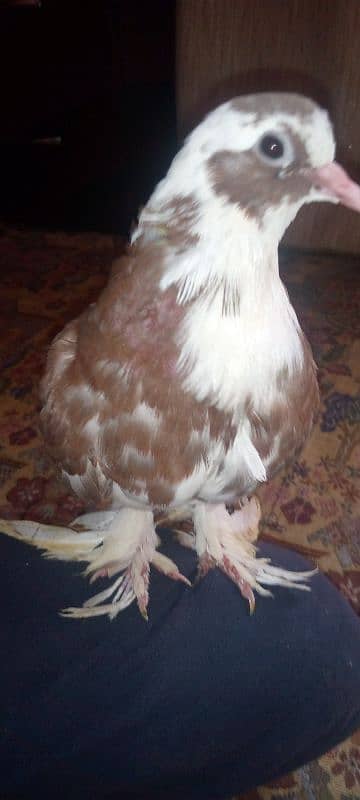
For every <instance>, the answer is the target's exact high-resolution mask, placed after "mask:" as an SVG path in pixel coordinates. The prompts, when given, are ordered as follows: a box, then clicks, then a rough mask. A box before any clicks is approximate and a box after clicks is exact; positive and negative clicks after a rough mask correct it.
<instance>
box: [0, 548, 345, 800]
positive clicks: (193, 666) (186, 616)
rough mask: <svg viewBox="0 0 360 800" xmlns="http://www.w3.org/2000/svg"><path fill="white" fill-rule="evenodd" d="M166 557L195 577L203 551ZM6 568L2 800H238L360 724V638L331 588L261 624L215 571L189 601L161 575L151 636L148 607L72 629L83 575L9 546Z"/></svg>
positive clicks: (275, 602)
mask: <svg viewBox="0 0 360 800" xmlns="http://www.w3.org/2000/svg"><path fill="white" fill-rule="evenodd" d="M261 550H262V552H263V553H265V554H267V555H271V557H272V559H273V562H274V563H277V564H281V565H283V566H286V567H288V568H291V569H303V568H304V560H303V559H302V558H300V557H299V556H297V555H295V554H294V553H291V552H290V551H286V550H284V549H282V548H279V547H275V546H270V545H262V546H261ZM165 552H168V553H169V554H171V555H172V556H173V557H174V558H175V560H176V562H177V563H178V564H179V566H180V568H181V569H182V570H183V572H184V574H186V575H188V576H189V577H190V578H191V579H193V578H194V577H195V574H196V564H195V558H194V555H193V554H192V553H191V552H190V551H187V550H185V549H184V548H181V547H180V546H178V545H175V544H169V545H168V546H167V547H166V548H165ZM0 556H1V560H2V564H3V569H2V581H1V587H2V620H3V622H2V629H3V630H2V636H3V637H5V638H4V640H3V645H2V648H1V652H2V654H3V663H2V674H1V681H0V683H1V688H2V692H3V697H2V699H1V705H2V709H3V711H2V728H3V743H2V762H3V767H2V772H1V784H2V797H9V798H10V797H19V798H20V797H24V798H25V797H30V796H31V797H33V796H36V797H37V798H43V797H44V798H45V797H48V796H49V797H50V796H51V797H60V796H62V797H65V796H66V797H67V798H72V797H74V798H75V797H76V798H77V800H85V799H86V800H87V799H88V798H91V799H92V800H95V798H106V797H108V796H114V797H115V796H117V797H121V798H126V797H134V798H136V797H138V798H145V797H146V798H147V800H149V798H152V797H154V798H155V797H156V798H157V800H161V798H167V797H169V798H170V797H171V798H172V800H177V799H178V798H179V799H180V798H182V800H185V798H186V800H192V799H194V800H195V799H196V798H199V799H200V798H204V799H205V798H207V799H208V798H226V797H227V796H230V795H231V794H236V793H240V792H243V791H246V790H247V789H248V788H251V787H253V786H255V785H258V784H260V783H263V782H265V781H267V780H269V779H272V778H275V777H276V776H278V775H279V774H282V773H284V772H286V771H289V770H291V769H293V768H295V767H296V766H298V765H300V764H301V763H304V762H305V761H307V760H310V759H311V758H315V757H316V756H317V755H319V754H320V753H322V752H324V751H326V750H327V749H329V748H330V747H331V746H333V745H334V744H335V743H336V742H338V741H340V740H341V739H344V738H345V737H346V736H347V735H349V734H350V733H351V731H352V730H354V729H355V728H356V727H357V725H359V724H360V622H359V620H358V619H357V618H356V616H355V614H354V613H353V612H352V611H351V609H350V607H349V606H348V604H347V603H346V601H345V600H344V599H343V598H342V597H341V596H340V595H339V594H338V593H337V591H336V590H335V589H334V588H333V587H332V586H331V585H330V583H329V582H328V581H327V580H326V578H324V577H323V576H321V575H317V576H315V577H314V578H313V579H312V581H311V587H312V591H311V593H305V592H300V591H294V590H287V589H278V588H275V590H274V599H269V598H260V597H258V598H257V606H256V611H255V615H254V616H253V617H250V616H249V612H248V608H247V606H246V603H245V601H244V600H243V599H242V597H241V596H240V594H239V592H238V590H237V589H236V587H235V586H234V585H233V584H231V582H230V581H229V580H228V579H227V578H225V577H224V576H223V575H222V574H221V573H220V572H218V571H217V570H214V571H212V572H211V573H210V574H209V575H208V576H207V577H206V578H205V579H204V580H202V581H200V582H199V583H197V584H196V585H195V586H193V588H191V589H187V588H186V587H184V586H183V585H181V584H176V583H174V582H172V581H170V580H169V579H166V578H164V577H163V576H161V575H159V574H157V573H156V572H155V571H154V572H153V574H152V579H151V587H150V588H151V595H150V604H149V622H148V623H146V622H145V621H144V620H143V619H142V617H141V616H140V614H139V612H138V610H137V608H136V606H135V605H132V606H131V607H130V608H129V609H127V610H126V611H125V612H123V613H122V614H120V615H119V617H117V619H116V620H114V621H113V622H110V621H109V620H108V619H107V618H99V619H95V620H85V621H71V620H67V619H64V618H61V617H60V616H59V615H58V614H57V611H58V610H59V608H61V607H64V606H67V605H75V604H80V603H82V602H83V600H84V599H86V598H87V597H88V596H89V593H90V591H91V590H90V589H89V585H88V583H87V582H86V581H84V580H83V579H82V578H81V577H80V572H81V568H80V566H79V568H77V567H76V565H75V566H74V565H73V564H70V565H69V564H63V563H59V562H54V561H52V562H48V561H47V562H46V561H45V560H44V559H41V558H40V556H39V553H38V552H35V551H33V550H32V549H30V548H28V547H25V546H24V545H22V544H19V543H17V542H14V541H11V540H8V539H7V538H6V537H3V536H0ZM305 566H306V565H305Z"/></svg>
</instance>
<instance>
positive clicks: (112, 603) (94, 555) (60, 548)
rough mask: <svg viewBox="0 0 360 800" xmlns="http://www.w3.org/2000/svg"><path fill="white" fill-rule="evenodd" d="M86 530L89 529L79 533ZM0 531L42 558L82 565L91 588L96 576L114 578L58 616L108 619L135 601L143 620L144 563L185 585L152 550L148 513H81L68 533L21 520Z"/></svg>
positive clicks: (1, 524)
mask: <svg viewBox="0 0 360 800" xmlns="http://www.w3.org/2000/svg"><path fill="white" fill-rule="evenodd" d="M73 526H74V527H73ZM87 526H91V529H90V530H83V529H84V528H86V527H87ZM75 528H76V529H75ZM79 528H81V529H82V530H81V531H79V530H78V529H79ZM0 531H1V532H3V533H5V534H6V535H7V536H11V537H12V538H15V539H19V540H21V541H23V542H26V543H28V544H32V545H34V546H35V547H37V548H39V549H40V550H42V551H43V555H44V556H45V557H46V558H57V559H60V560H64V561H85V562H87V567H86V570H85V574H86V575H89V576H90V582H91V583H92V582H93V581H95V580H96V579H97V578H99V577H109V578H111V577H113V576H114V575H117V576H118V577H117V578H116V580H115V581H114V582H113V583H112V585H111V586H109V587H108V588H107V589H105V590H104V591H102V592H98V594H96V595H94V596H93V597H91V598H90V599H89V600H88V601H86V603H84V606H83V607H82V608H75V607H72V608H68V609H65V610H64V611H63V612H61V613H62V614H63V615H65V616H68V617H73V618H77V619H79V618H83V617H95V616H100V615H103V614H108V616H109V617H110V618H111V619H112V618H114V617H115V616H116V615H117V614H118V613H119V611H122V610H123V609H124V608H127V606H129V605H130V603H132V601H133V600H135V599H136V600H137V603H138V606H139V609H140V611H141V613H142V615H143V616H144V617H145V618H147V605H148V599H149V573H150V564H153V565H154V566H155V567H156V569H158V570H159V571H160V572H163V573H164V574H165V575H167V576H168V577H170V578H172V579H173V580H179V581H182V582H183V583H186V584H189V581H188V580H187V578H185V577H184V576H183V575H182V574H181V573H180V572H179V570H178V568H177V566H176V564H174V562H173V561H171V559H169V558H167V556H164V555H163V554H162V553H158V552H157V551H156V548H157V547H158V546H159V543H160V539H159V537H158V535H157V533H156V531H155V525H154V520H153V515H152V512H151V511H142V510H138V509H131V508H123V509H120V510H119V511H111V512H96V513H94V514H84V515H83V516H81V517H77V518H76V520H74V521H73V523H72V526H71V527H69V528H65V527H60V526H57V525H44V524H42V523H38V522H30V521H27V520H0ZM110 598H111V600H110ZM106 601H109V602H106Z"/></svg>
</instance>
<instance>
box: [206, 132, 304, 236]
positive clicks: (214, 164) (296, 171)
mask: <svg viewBox="0 0 360 800" xmlns="http://www.w3.org/2000/svg"><path fill="white" fill-rule="evenodd" d="M288 135H289V136H290V137H291V141H292V144H293V148H294V160H293V162H292V164H291V165H290V167H291V168H289V167H287V168H285V169H282V168H281V167H279V166H277V165H276V163H274V164H267V163H266V162H265V161H263V160H262V159H261V157H260V156H259V154H258V153H257V151H256V147H254V148H252V149H250V150H245V151H243V152H238V151H235V150H218V151H217V152H216V153H214V154H213V155H212V156H211V157H210V158H209V159H208V170H209V174H210V180H211V183H212V187H213V189H214V191H215V193H216V194H218V195H220V196H221V197H224V198H225V199H226V200H227V201H228V202H230V203H234V204H236V205H238V206H239V207H240V208H241V209H243V210H244V211H245V213H246V214H247V215H248V216H250V217H255V218H256V219H257V220H258V222H259V223H260V224H261V221H262V218H263V216H264V214H265V212H266V211H267V210H268V209H269V208H275V207H276V206H280V205H281V204H282V203H283V202H284V201H285V202H287V203H289V204H291V203H296V202H297V201H298V200H301V198H302V197H304V196H306V195H307V194H308V191H309V188H310V181H309V178H307V177H306V174H304V173H303V170H305V169H306V168H307V167H309V159H308V154H307V152H306V150H305V147H304V144H303V142H302V140H301V139H300V137H298V136H296V135H295V134H294V133H291V134H288Z"/></svg>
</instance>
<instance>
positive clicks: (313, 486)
mask: <svg viewBox="0 0 360 800" xmlns="http://www.w3.org/2000/svg"><path fill="white" fill-rule="evenodd" d="M118 250H119V242H114V241H113V239H112V238H111V237H107V236H98V235H96V234H86V235H85V234H84V235H80V234H79V235H67V234H45V233H29V232H25V231H15V230H10V231H9V230H2V231H1V230H0V265H1V273H2V292H1V305H2V308H1V315H0V329H1V338H0V361H1V367H2V368H1V372H0V517H6V518H11V517H19V516H23V517H25V518H27V519H36V520H41V521H52V522H54V521H57V522H60V523H68V522H70V521H71V519H73V518H74V517H75V516H76V515H77V514H79V513H81V512H82V510H83V508H82V505H81V503H80V502H79V501H78V500H77V499H76V498H75V497H74V496H73V495H71V494H70V493H69V492H67V490H66V488H64V486H63V485H62V484H61V483H60V481H59V480H58V479H57V477H56V476H55V475H54V473H53V470H52V468H51V466H50V465H49V464H48V463H47V460H46V458H45V455H44V452H43V448H42V444H41V440H40V438H39V436H38V432H37V420H38V399H37V389H38V383H39V378H40V375H41V373H42V369H43V365H44V359H45V355H46V349H47V346H48V344H49V342H50V340H51V339H52V338H53V336H54V335H55V333H56V332H57V331H58V330H59V329H60V328H61V327H62V326H63V325H64V323H65V322H66V321H67V320H69V319H71V318H72V317H73V316H75V315H76V314H77V313H79V311H80V310H81V309H82V308H83V307H84V306H85V305H86V304H87V303H88V302H91V301H92V300H93V299H94V298H95V297H96V296H97V294H98V292H99V290H100V289H101V287H102V286H103V284H104V282H105V280H106V276H107V272H108V269H109V267H110V264H111V261H112V259H113V258H114V255H115V254H116V252H118ZM359 261H360V257H359V258H358V259H356V258H347V259H346V260H345V261H344V260H343V259H342V260H339V259H338V258H334V257H319V256H316V257H315V256H304V255H284V256H283V258H282V275H283V277H284V280H285V283H286V285H287V287H288V290H289V293H290V296H291V298H292V300H293V303H294V305H295V308H296V310H297V313H298V315H299V317H300V320H301V323H302V326H303V328H304V330H305V331H306V333H307V335H308V337H309V339H310V341H311V344H312V347H313V351H314V354H315V358H316V361H317V363H318V365H319V381H320V386H321V393H322V409H321V414H320V418H319V420H318V424H317V426H316V429H315V431H314V433H313V436H312V438H311V440H310V442H309V443H308V445H307V447H306V449H305V450H304V451H303V453H302V454H301V457H300V459H299V460H298V461H296V462H295V463H294V464H293V465H292V467H291V469H290V470H288V471H287V472H286V473H285V472H283V473H281V474H279V475H278V476H277V478H276V479H275V480H273V481H272V482H271V483H269V484H268V485H266V486H264V487H263V489H262V491H261V492H260V493H259V494H260V499H261V502H262V507H263V512H264V523H263V537H264V538H265V539H267V540H269V541H276V542H280V543H282V544H286V546H287V547H290V548H293V549H294V550H296V551H298V552H300V553H302V554H304V555H306V556H307V557H309V558H310V559H312V560H314V561H315V562H317V563H318V565H319V567H320V569H321V570H323V571H324V572H326V574H327V575H328V576H329V578H330V579H331V580H332V581H333V582H334V584H335V585H336V586H337V587H338V588H339V589H340V591H341V592H343V594H344V595H345V597H346V598H347V600H348V601H349V603H351V604H352V606H353V607H354V608H355V609H356V611H357V612H358V613H360V480H359V478H360V314H359V308H360V281H359V266H360V265H359ZM355 798H357V800H359V798H360V732H359V733H357V734H355V735H354V736H353V737H352V739H351V740H348V741H347V742H344V743H343V744H342V745H340V746H339V747H337V748H336V749H334V750H333V751H331V752H330V753H328V754H327V755H326V756H323V757H322V758H320V759H319V760H318V761H316V762H314V763H312V764H308V765H306V766H305V767H303V768H302V769H300V770H298V771H297V772H296V773H292V774H291V775H288V776H287V777H286V778H283V779H282V780H281V781H277V782H276V783H275V784H272V785H268V786H266V787H262V788H259V789H257V790H256V791H253V792H251V793H249V794H247V795H246V799H245V797H244V798H242V800H353V799H355Z"/></svg>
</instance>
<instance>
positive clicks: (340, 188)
mask: <svg viewBox="0 0 360 800" xmlns="http://www.w3.org/2000/svg"><path fill="white" fill-rule="evenodd" d="M309 177H310V180H311V183H312V184H313V186H314V187H315V188H316V189H321V190H325V191H324V200H333V201H335V202H338V203H342V205H343V206H347V208H352V209H354V211H360V186H358V184H357V183H355V182H354V181H352V180H351V178H349V176H348V174H347V173H346V172H345V170H344V169H343V168H342V167H341V166H340V164H338V163H337V162H336V161H333V162H332V163H331V164H325V166H324V167H319V168H318V169H312V170H310V171H309Z"/></svg>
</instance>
